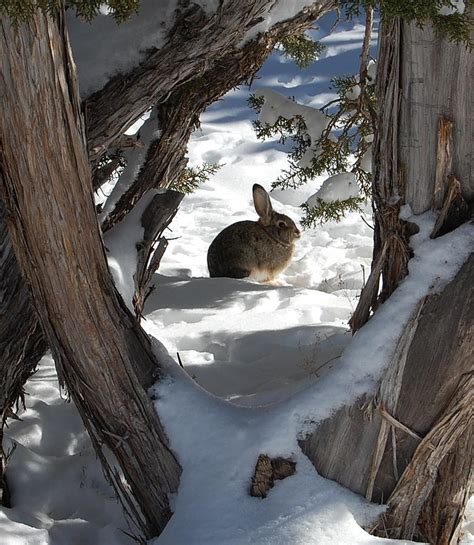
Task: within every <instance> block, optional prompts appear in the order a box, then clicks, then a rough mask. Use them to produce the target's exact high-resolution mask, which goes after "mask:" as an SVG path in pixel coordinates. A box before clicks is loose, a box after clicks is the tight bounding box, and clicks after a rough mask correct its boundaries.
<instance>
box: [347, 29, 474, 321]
mask: <svg viewBox="0 0 474 545" xmlns="http://www.w3.org/2000/svg"><path fill="white" fill-rule="evenodd" d="M473 85H474V62H473V52H472V51H471V50H469V49H468V48H466V47H465V46H464V45H463V44H455V43H451V42H449V41H448V39H447V38H443V37H441V36H439V35H437V34H435V32H434V31H433V29H432V28H430V26H429V25H425V26H424V27H423V29H420V28H418V27H417V26H416V25H415V24H414V23H407V22H404V21H402V20H400V19H395V20H393V21H391V22H388V23H384V24H383V25H382V32H381V41H380V54H379V62H378V69H377V91H376V92H377V104H378V112H377V131H376V134H375V139H374V146H373V157H372V159H373V160H372V163H373V165H374V176H373V179H374V182H373V194H374V223H375V237H374V260H373V263H374V265H375V264H377V270H375V266H374V268H373V271H372V276H374V277H375V278H373V279H372V282H371V283H370V285H368V286H367V287H366V288H364V290H363V296H362V297H361V300H360V302H359V304H358V306H357V309H356V311H355V313H354V315H353V316H352V318H351V322H350V325H351V328H352V330H353V331H356V330H357V329H359V328H360V327H361V326H362V325H363V324H364V323H365V322H366V321H367V320H368V318H369V316H370V313H371V312H372V311H375V310H376V308H377V306H378V305H379V304H380V303H383V302H384V301H385V300H386V299H387V298H388V297H390V295H391V294H392V293H393V291H394V290H395V289H396V287H397V286H398V284H399V282H400V281H401V280H402V279H403V278H404V277H405V276H406V275H407V273H408V268H407V264H408V260H409V259H410V256H411V249H410V246H409V237H410V236H411V235H412V234H413V226H412V225H411V224H409V223H407V222H406V221H403V220H402V219H400V217H399V216H400V209H401V207H402V206H403V205H404V204H408V205H410V207H411V209H412V210H413V212H414V213H415V214H420V213H422V212H425V211H427V210H429V209H430V208H431V207H433V209H439V208H440V207H441V206H442V204H443V203H444V202H445V194H446V191H447V188H448V185H449V184H448V181H449V179H450V176H454V177H455V178H456V179H457V180H458V181H459V184H460V185H459V187H460V193H461V196H462V198H463V199H464V200H465V201H466V202H467V203H469V202H472V201H473V200H474V178H473V176H472V168H473V166H472V165H473V160H472V159H473V155H472V154H473V151H472V134H473V127H474V114H473V111H474V109H473V106H472V104H471V103H470V101H471V100H472V98H471V97H472V93H471V92H470V89H472V86H473ZM460 206H461V208H462V211H461V214H460V215H461V216H462V219H461V220H460V221H465V218H466V217H467V215H468V214H469V212H468V211H466V210H467V205H460ZM451 218H453V215H451ZM456 225H459V221H457V222H456V221H453V225H452V227H455V226H456ZM452 227H451V228H452ZM444 232H446V231H444ZM382 253H383V254H384V257H383V260H382V263H380V256H381V254H382ZM379 269H380V270H379ZM380 271H381V274H380ZM380 276H381V278H382V289H381V291H380V293H379V277H380Z"/></svg>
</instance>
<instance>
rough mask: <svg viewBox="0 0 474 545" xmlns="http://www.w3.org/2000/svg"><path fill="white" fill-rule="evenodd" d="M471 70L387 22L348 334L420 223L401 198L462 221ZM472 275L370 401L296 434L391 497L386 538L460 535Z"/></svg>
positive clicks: (446, 222)
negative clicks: (364, 263) (365, 236)
mask: <svg viewBox="0 0 474 545" xmlns="http://www.w3.org/2000/svg"><path fill="white" fill-rule="evenodd" d="M472 67H473V62H472V52H471V51H469V50H468V49H465V48H464V46H462V45H455V44H451V43H448V42H447V40H446V39H444V38H442V37H440V36H436V35H435V34H434V32H433V31H432V30H431V29H429V28H426V27H425V29H424V30H422V29H419V28H417V27H416V26H415V25H414V24H409V23H406V22H403V21H401V20H399V19H395V20H394V21H392V22H389V23H387V24H385V23H384V24H383V26H382V33H381V46H380V55H379V63H378V74H377V99H378V128H377V131H376V135H375V139H374V151H373V163H374V167H375V170H374V181H373V184H374V201H375V248H374V260H373V264H372V272H371V275H370V277H369V280H368V282H367V285H366V287H365V288H364V290H363V291H362V294H361V298H360V302H359V305H358V307H357V309H356V312H355V313H354V316H353V317H352V319H351V326H352V328H353V330H357V329H359V328H360V327H362V325H363V324H364V323H365V322H366V321H367V320H368V319H369V316H370V313H371V312H375V311H376V309H377V306H378V305H379V304H380V303H383V302H384V301H386V300H387V299H388V298H389V297H390V295H391V293H392V292H393V291H394V290H395V289H396V288H397V286H398V284H399V282H400V281H401V280H402V279H403V278H404V276H405V275H406V274H407V273H408V261H409V259H410V256H411V253H412V251H411V249H410V247H409V237H410V235H411V234H413V233H414V232H415V230H414V226H413V224H410V223H409V222H407V221H404V220H402V219H401V218H400V209H401V206H402V205H404V204H409V205H410V207H411V209H412V210H413V211H415V212H416V213H421V212H424V211H426V210H429V209H430V207H433V208H435V209H438V208H442V212H441V214H440V221H439V222H438V223H437V226H436V227H435V231H436V233H433V234H432V236H433V237H434V236H437V235H439V234H442V233H444V232H447V231H448V230H450V229H453V228H455V227H457V226H458V225H459V224H460V223H461V222H463V221H465V220H466V218H467V204H466V203H467V202H469V201H471V202H472V199H473V196H474V193H473V186H472V176H471V169H472V160H470V159H469V157H471V156H472V143H471V141H472V138H471V134H472V120H473V116H472V108H469V107H468V102H467V101H468V97H469V96H470V93H469V89H471V88H472V86H473V83H474V80H473V73H472ZM440 224H441V225H440ZM380 276H382V290H381V292H380V293H379V277H380ZM472 278H474V256H473V255H471V257H470V258H469V259H468V261H467V262H466V263H465V264H464V266H463V267H462V269H461V270H460V271H459V273H458V275H457V276H456V278H455V279H454V280H453V281H452V282H451V283H450V284H449V285H448V286H447V287H446V288H445V290H444V291H443V293H442V294H440V295H436V296H431V297H428V298H427V299H426V300H425V301H422V302H421V304H420V305H419V308H418V310H417V312H416V314H415V316H413V317H412V319H411V321H410V322H409V323H408V324H407V325H406V329H405V332H404V334H403V335H402V336H401V338H400V340H399V343H398V347H397V350H396V353H395V354H394V356H393V359H392V361H391V363H390V366H389V368H388V369H387V371H386V374H385V376H384V378H383V379H382V381H381V383H380V385H379V388H378V392H377V394H376V396H375V398H374V399H372V398H371V397H370V396H365V397H363V398H362V399H359V400H358V402H357V403H355V404H354V405H352V406H350V407H343V408H342V409H340V410H339V411H338V412H337V413H336V414H335V415H334V416H333V417H332V418H330V419H328V420H326V421H325V422H322V423H321V424H320V425H319V426H318V427H317V429H316V430H314V432H313V433H312V434H311V435H310V436H308V437H307V438H306V439H304V440H303V441H302V442H301V445H302V448H303V450H304V451H305V453H306V454H307V455H308V457H309V458H310V459H311V461H312V462H313V463H314V465H315V466H316V468H317V469H318V471H319V472H320V473H321V474H323V475H324V476H327V477H329V478H332V479H335V480H337V481H338V482H340V483H341V484H343V485H345V486H348V487H349V488H351V489H352V490H354V491H355V492H358V493H360V494H363V495H365V496H366V497H367V498H368V499H373V500H375V501H384V502H386V501H387V500H388V504H389V511H388V513H387V515H386V521H385V524H384V530H383V532H382V533H383V535H386V533H385V532H388V535H389V536H393V537H396V538H405V539H412V538H413V537H416V538H421V539H425V540H430V541H431V542H432V543H436V544H446V545H448V544H449V545H453V544H454V543H456V542H457V537H458V534H459V528H460V521H461V519H462V514H463V512H464V508H465V504H466V501H467V497H468V495H469V489H470V484H471V480H472V471H473V468H472V458H471V457H470V456H469V454H467V453H469V452H472V451H473V446H474V445H473V430H472V421H473V415H474V404H473V402H472V393H473V383H472V361H473V360H474V293H473V289H472ZM385 304H389V303H385ZM349 457H350V458H349Z"/></svg>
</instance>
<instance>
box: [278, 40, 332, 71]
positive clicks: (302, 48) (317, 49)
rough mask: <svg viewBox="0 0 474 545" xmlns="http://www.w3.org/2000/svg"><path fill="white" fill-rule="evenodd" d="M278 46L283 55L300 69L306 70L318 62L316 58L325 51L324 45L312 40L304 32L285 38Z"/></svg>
mask: <svg viewBox="0 0 474 545" xmlns="http://www.w3.org/2000/svg"><path fill="white" fill-rule="evenodd" d="M280 45H281V47H282V49H283V54H284V55H285V56H286V57H289V58H290V59H292V60H293V61H295V63H296V64H297V65H298V66H299V67H300V68H307V67H308V66H309V65H310V64H311V63H313V62H314V61H316V60H318V57H319V56H320V55H321V53H322V52H323V51H324V50H325V49H326V46H325V45H324V44H322V43H321V42H317V41H315V40H313V39H312V38H311V37H310V36H308V35H307V34H305V33H304V32H302V33H301V34H292V35H290V36H285V37H284V38H283V39H282V40H281V41H280Z"/></svg>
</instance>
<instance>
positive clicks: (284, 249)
mask: <svg viewBox="0 0 474 545" xmlns="http://www.w3.org/2000/svg"><path fill="white" fill-rule="evenodd" d="M252 193H253V202H254V206H255V210H256V211H257V214H258V215H259V216H260V217H259V219H258V221H238V222H237V223H233V224H232V225H229V226H228V227H226V228H225V229H224V230H223V231H221V232H220V233H219V234H218V235H217V236H216V238H215V239H214V240H213V241H212V243H211V245H210V246H209V250H208V252H207V266H208V269H209V275H210V276H211V277H219V276H227V277H229V278H251V279H253V280H257V281H259V282H272V281H273V279H274V278H275V277H276V276H277V275H278V274H279V273H281V272H282V271H283V270H284V269H286V267H287V266H288V265H289V263H290V261H291V258H292V256H293V251H294V242H295V240H296V239H298V238H300V236H301V233H300V231H299V229H298V228H297V227H296V225H295V223H294V221H293V220H292V219H290V218H289V217H288V216H285V215H284V214H279V213H278V212H275V211H274V210H273V208H272V204H271V202H270V197H269V195H268V193H267V192H266V191H265V189H264V188H263V187H262V186H261V185H259V184H254V186H253V188H252Z"/></svg>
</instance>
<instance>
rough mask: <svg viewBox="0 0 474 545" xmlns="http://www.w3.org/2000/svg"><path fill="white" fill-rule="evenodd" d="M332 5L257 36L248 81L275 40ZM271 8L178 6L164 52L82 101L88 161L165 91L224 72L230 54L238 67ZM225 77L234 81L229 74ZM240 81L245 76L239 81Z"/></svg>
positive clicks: (237, 1) (263, 0)
mask: <svg viewBox="0 0 474 545" xmlns="http://www.w3.org/2000/svg"><path fill="white" fill-rule="evenodd" d="M273 4H276V2H274V3H273ZM337 4H338V2H337V1H336V0H322V1H319V2H313V3H312V4H309V5H308V6H306V7H304V8H303V9H301V11H300V12H299V13H297V14H295V16H294V17H292V18H290V19H288V21H284V22H282V23H278V24H276V25H274V26H272V27H271V28H270V29H269V30H268V31H265V32H261V33H260V34H259V35H258V36H257V37H256V38H255V40H254V41H252V42H251V43H252V47H254V48H255V49H256V50H257V51H259V50H260V49H261V48H262V46H263V47H264V48H265V54H264V56H263V58H262V59H260V61H259V63H258V64H256V65H255V66H253V67H251V72H250V73H249V76H250V75H252V74H253V73H254V72H255V71H256V70H257V69H258V68H259V67H260V65H261V63H262V62H263V59H264V58H266V57H267V56H268V54H269V53H270V52H271V50H272V49H273V46H274V44H275V42H276V41H277V40H278V37H281V36H283V35H284V34H285V33H288V32H298V31H299V30H300V29H301V28H300V27H299V26H298V25H303V27H302V28H308V27H309V26H310V25H311V23H312V22H313V21H314V20H316V19H317V18H318V17H320V16H321V15H323V14H324V13H326V12H328V11H330V10H333V9H336V7H337ZM183 6H184V7H183ZM272 7H274V6H269V2H268V0H251V1H246V2H242V1H241V0H226V1H223V2H220V3H219V7H218V8H217V10H216V11H215V12H214V13H212V14H211V15H206V13H205V11H204V10H203V8H201V7H200V6H198V5H196V4H193V3H189V2H182V3H181V2H180V7H179V9H178V12H177V16H176V23H175V25H174V28H173V29H172V31H171V32H170V33H169V35H168V38H167V41H166V43H165V44H164V46H163V47H162V48H160V49H159V50H156V49H152V50H151V51H150V52H149V54H148V55H147V57H146V58H145V59H144V60H143V61H142V62H141V63H140V65H139V66H137V67H136V68H135V69H134V70H132V71H131V72H129V73H127V74H124V75H117V76H116V77H114V78H112V79H111V80H110V81H109V82H108V83H107V85H105V86H104V88H103V89H102V90H100V91H98V92H97V93H94V94H93V95H92V96H90V97H88V98H87V99H86V101H85V104H84V106H85V112H86V123H87V136H88V144H89V157H90V160H91V161H92V162H95V161H96V160H97V159H98V158H99V157H100V156H101V155H103V153H104V152H105V151H106V150H107V149H108V148H109V147H110V145H111V144H112V143H113V141H114V140H115V139H116V138H117V137H118V136H120V135H121V134H122V133H123V132H124V131H125V130H126V129H127V128H128V127H129V126H130V125H131V124H132V123H133V122H134V121H135V120H137V119H138V118H139V117H140V116H141V115H143V114H144V113H145V112H146V111H147V110H149V109H150V108H151V107H152V106H154V105H155V104H162V103H166V102H167V100H168V97H169V96H170V91H173V92H174V91H176V90H177V89H178V88H179V87H182V86H183V85H188V86H189V85H191V86H192V85H195V84H196V83H197V82H202V81H204V80H206V79H208V74H209V73H215V72H216V70H219V67H221V66H223V67H224V68H225V62H224V64H223V65H222V61H223V60H225V58H226V56H227V55H229V54H231V55H232V54H233V55H234V57H235V59H236V60H237V61H238V60H239V59H240V58H241V53H240V49H241V47H242V42H243V40H244V37H245V35H246V34H247V32H250V31H251V30H252V28H254V27H255V26H257V25H258V24H260V23H261V21H262V19H263V17H264V16H265V14H266V11H267V10H268V9H271V8H272ZM249 45H250V44H247V46H245V47H244V48H243V49H246V48H248V46H249ZM243 56H244V57H245V55H243ZM236 66H239V65H238V63H236ZM239 68H240V70H242V69H243V67H239ZM225 75H226V77H233V74H231V73H226V74H225ZM244 79H245V76H243V77H241V79H240V80H239V81H243V80H244ZM208 81H210V80H209V79H208ZM195 121H197V120H196V119H195V120H193V122H195Z"/></svg>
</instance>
